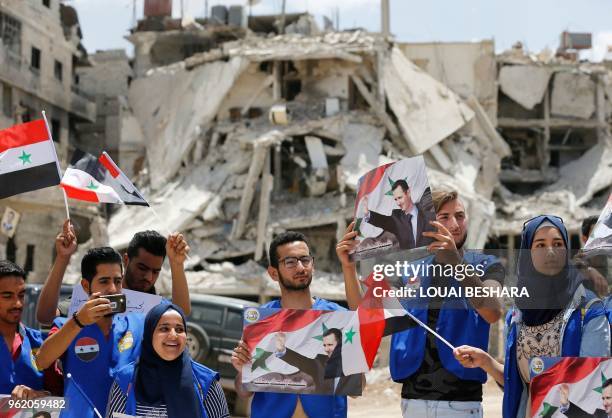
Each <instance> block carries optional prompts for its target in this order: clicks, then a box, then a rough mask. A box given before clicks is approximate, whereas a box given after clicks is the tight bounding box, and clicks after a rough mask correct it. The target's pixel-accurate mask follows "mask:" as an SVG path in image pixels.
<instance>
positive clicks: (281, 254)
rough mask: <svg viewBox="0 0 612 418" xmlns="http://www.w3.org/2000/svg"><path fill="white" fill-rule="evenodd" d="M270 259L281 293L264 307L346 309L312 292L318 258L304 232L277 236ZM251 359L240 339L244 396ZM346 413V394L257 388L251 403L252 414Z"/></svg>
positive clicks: (256, 417)
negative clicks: (244, 371) (245, 373)
mask: <svg viewBox="0 0 612 418" xmlns="http://www.w3.org/2000/svg"><path fill="white" fill-rule="evenodd" d="M269 260H270V265H269V267H268V274H269V275H270V277H271V278H272V280H274V281H275V282H277V283H278V286H279V288H280V293H281V297H280V299H276V300H273V301H270V302H268V303H266V304H264V305H262V308H284V309H319V310H329V311H335V310H345V308H343V307H342V306H340V305H338V304H336V303H334V302H330V301H327V300H325V299H320V298H317V297H313V296H312V295H311V294H310V283H311V282H312V274H313V272H314V258H313V257H312V255H311V253H310V248H309V247H308V242H307V241H306V237H304V235H303V234H301V233H299V232H291V231H288V232H284V233H282V234H280V235H278V236H277V237H276V238H274V240H273V241H272V243H271V244H270V251H269ZM250 361H251V354H250V352H249V349H248V347H247V345H246V344H245V343H244V342H243V341H240V342H239V343H238V346H237V347H236V348H235V349H234V353H233V355H232V364H233V365H234V367H235V368H236V370H238V375H237V376H236V381H235V387H236V393H238V395H239V396H242V397H249V396H251V395H253V393H251V392H247V391H245V390H244V389H243V387H242V366H243V365H245V364H247V363H249V362H250ZM346 415H347V402H346V396H331V395H296V394H287V393H271V392H257V393H255V395H254V396H253V402H252V403H251V417H252V418H260V417H265V418H294V417H295V418H298V417H299V418H302V417H317V418H341V417H346Z"/></svg>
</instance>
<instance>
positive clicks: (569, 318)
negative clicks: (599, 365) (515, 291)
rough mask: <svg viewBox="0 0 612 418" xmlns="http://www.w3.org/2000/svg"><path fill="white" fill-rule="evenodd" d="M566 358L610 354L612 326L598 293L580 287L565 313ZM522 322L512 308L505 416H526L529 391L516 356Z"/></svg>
mask: <svg viewBox="0 0 612 418" xmlns="http://www.w3.org/2000/svg"><path fill="white" fill-rule="evenodd" d="M563 322H564V323H563V327H562V328H561V356H562V357H607V356H609V355H610V327H609V324H608V322H607V318H606V316H605V312H604V307H603V303H602V302H601V301H600V300H599V299H597V297H596V296H595V294H594V293H593V292H591V291H589V290H586V289H585V288H584V286H583V285H580V286H578V288H577V289H576V292H575V293H574V298H573V299H572V302H571V303H570V305H569V307H568V309H567V310H566V311H565V314H564V316H563ZM521 325H522V320H521V312H520V311H519V310H518V309H512V310H510V311H509V312H508V315H507V317H506V333H507V337H506V359H505V363H504V401H503V417H504V418H523V417H524V416H525V413H526V408H527V399H528V395H529V393H528V390H527V386H526V385H525V384H524V383H523V379H522V378H521V375H520V372H519V367H518V361H517V359H516V343H517V337H518V334H519V331H520V327H521Z"/></svg>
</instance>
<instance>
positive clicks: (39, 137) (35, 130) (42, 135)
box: [0, 119, 49, 152]
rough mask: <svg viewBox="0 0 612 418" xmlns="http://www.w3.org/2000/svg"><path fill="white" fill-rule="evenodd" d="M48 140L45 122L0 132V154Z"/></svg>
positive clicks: (18, 126) (24, 124) (35, 122)
mask: <svg viewBox="0 0 612 418" xmlns="http://www.w3.org/2000/svg"><path fill="white" fill-rule="evenodd" d="M48 140H49V133H48V132H47V125H45V121H44V120H42V119H41V120H35V121H33V122H28V123H23V124H21V125H15V126H13V127H10V128H8V129H4V130H3V131H0V152H4V151H6V150H7V149H11V148H17V147H22V146H24V145H30V144H36V143H37V142H43V141H48Z"/></svg>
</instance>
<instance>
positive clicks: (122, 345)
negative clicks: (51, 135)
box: [117, 331, 134, 353]
mask: <svg viewBox="0 0 612 418" xmlns="http://www.w3.org/2000/svg"><path fill="white" fill-rule="evenodd" d="M133 345H134V336H133V335H132V331H128V332H126V333H125V335H124V336H123V337H121V339H120V340H119V344H118V345H117V348H118V349H119V352H120V353H123V352H124V351H125V350H128V349H130V348H132V346H133Z"/></svg>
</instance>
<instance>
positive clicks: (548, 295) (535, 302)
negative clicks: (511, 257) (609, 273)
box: [516, 215, 582, 326]
mask: <svg viewBox="0 0 612 418" xmlns="http://www.w3.org/2000/svg"><path fill="white" fill-rule="evenodd" d="M546 226H552V227H555V228H557V230H558V231H559V232H560V233H561V237H562V238H563V241H564V242H565V248H566V255H565V265H564V266H563V269H562V270H561V271H560V272H559V273H557V274H556V275H554V276H548V275H546V274H542V273H540V272H539V271H537V270H536V269H535V267H534V265H533V260H532V259H531V246H532V244H533V240H534V238H535V234H536V232H537V230H538V229H540V228H541V227H546ZM520 250H521V251H520V252H519V259H518V268H517V275H518V283H517V286H518V287H519V288H522V287H525V288H526V289H527V292H528V293H529V297H526V298H517V299H516V305H517V307H518V308H519V309H520V311H521V314H522V317H523V322H524V323H525V324H526V325H528V326H534V325H542V324H545V323H547V322H550V321H551V320H552V319H553V318H554V317H555V316H557V315H558V314H559V312H561V311H562V310H564V309H565V308H566V307H567V306H568V304H569V303H570V301H571V300H572V298H573V297H574V292H575V291H576V289H577V288H578V286H579V285H580V283H581V282H582V276H580V274H579V273H578V270H577V269H576V268H575V267H571V266H570V263H569V257H570V243H569V238H568V233H567V229H566V228H565V225H563V221H562V220H561V218H557V217H556V216H550V215H540V216H538V217H536V218H533V219H532V220H530V221H529V222H527V223H526V224H525V226H524V227H523V233H522V234H521V248H520Z"/></svg>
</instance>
